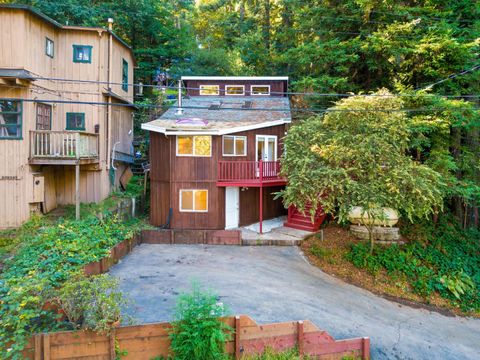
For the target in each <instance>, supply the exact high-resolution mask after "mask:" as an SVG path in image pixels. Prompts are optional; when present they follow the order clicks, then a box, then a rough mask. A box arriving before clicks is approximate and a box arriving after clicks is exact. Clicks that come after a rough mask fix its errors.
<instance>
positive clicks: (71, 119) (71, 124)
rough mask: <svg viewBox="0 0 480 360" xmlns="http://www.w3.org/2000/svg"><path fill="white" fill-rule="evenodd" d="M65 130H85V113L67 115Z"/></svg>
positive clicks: (69, 113)
mask: <svg viewBox="0 0 480 360" xmlns="http://www.w3.org/2000/svg"><path fill="white" fill-rule="evenodd" d="M67 130H82V131H83V130H85V113H76V112H75V113H74V112H68V113H67Z"/></svg>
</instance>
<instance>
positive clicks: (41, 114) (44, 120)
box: [36, 103, 52, 130]
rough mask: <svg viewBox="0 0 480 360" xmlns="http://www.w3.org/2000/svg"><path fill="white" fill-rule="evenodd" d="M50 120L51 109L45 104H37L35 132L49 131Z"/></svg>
mask: <svg viewBox="0 0 480 360" xmlns="http://www.w3.org/2000/svg"><path fill="white" fill-rule="evenodd" d="M51 120H52V107H51V106H50V105H47V104H40V103H38V104H37V126H36V129H37V130H50V129H51V128H52V126H51Z"/></svg>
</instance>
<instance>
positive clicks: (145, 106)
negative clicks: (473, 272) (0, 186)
mask: <svg viewBox="0 0 480 360" xmlns="http://www.w3.org/2000/svg"><path fill="white" fill-rule="evenodd" d="M2 100H11V101H24V102H33V103H59V104H80V105H99V106H119V107H132V104H124V103H110V102H100V101H77V100H57V99H25V98H12V99H2ZM135 106H136V107H139V108H154V109H170V108H173V109H178V108H182V109H198V110H210V107H209V106H188V105H186V106H178V105H154V104H136V105H135ZM219 110H233V111H275V112H291V111H297V112H320V113H323V112H424V111H446V110H455V111H478V110H480V107H463V108H453V109H452V108H449V107H422V108H411V109H407V108H405V109H380V108H372V109H361V108H360V109H353V108H352V109H348V108H347V109H336V108H289V107H285V108H250V109H246V108H245V109H244V108H237V107H221V108H220V109H219ZM210 111H218V110H210Z"/></svg>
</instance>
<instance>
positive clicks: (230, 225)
mask: <svg viewBox="0 0 480 360" xmlns="http://www.w3.org/2000/svg"><path fill="white" fill-rule="evenodd" d="M239 190H240V188H238V187H232V186H227V187H226V188H225V229H234V228H237V227H238V222H239V220H240V191H239Z"/></svg>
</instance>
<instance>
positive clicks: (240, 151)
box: [235, 136, 247, 156]
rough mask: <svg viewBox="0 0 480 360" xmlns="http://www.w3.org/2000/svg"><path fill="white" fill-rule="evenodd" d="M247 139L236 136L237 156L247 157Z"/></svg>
mask: <svg viewBox="0 0 480 360" xmlns="http://www.w3.org/2000/svg"><path fill="white" fill-rule="evenodd" d="M246 141H247V138H246V137H245V136H236V137H235V153H236V155H243V156H245V155H246V151H245V150H246V149H245V142H246Z"/></svg>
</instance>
